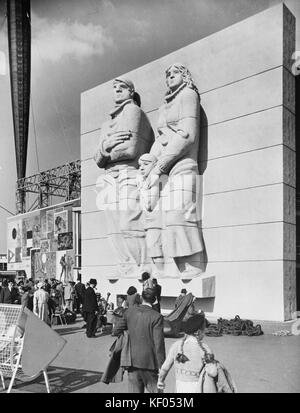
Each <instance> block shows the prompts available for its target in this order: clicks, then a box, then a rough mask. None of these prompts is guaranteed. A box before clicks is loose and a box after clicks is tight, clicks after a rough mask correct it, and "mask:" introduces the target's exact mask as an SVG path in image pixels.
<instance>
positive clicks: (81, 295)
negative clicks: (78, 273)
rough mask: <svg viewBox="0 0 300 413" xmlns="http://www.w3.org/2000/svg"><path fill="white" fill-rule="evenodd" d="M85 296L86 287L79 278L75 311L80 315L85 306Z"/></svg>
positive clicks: (76, 288)
mask: <svg viewBox="0 0 300 413" xmlns="http://www.w3.org/2000/svg"><path fill="white" fill-rule="evenodd" d="M84 294H85V285H84V284H83V283H82V282H81V279H80V278H78V279H77V281H76V284H75V310H76V313H77V314H78V313H80V310H81V307H82V305H83V299H84Z"/></svg>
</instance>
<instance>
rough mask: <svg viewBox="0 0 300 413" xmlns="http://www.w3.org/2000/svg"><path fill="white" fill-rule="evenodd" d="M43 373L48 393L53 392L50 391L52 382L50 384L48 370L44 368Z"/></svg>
mask: <svg viewBox="0 0 300 413" xmlns="http://www.w3.org/2000/svg"><path fill="white" fill-rule="evenodd" d="M43 374H44V379H45V383H46V388H47V393H51V392H50V384H49V379H48V374H47V370H43Z"/></svg>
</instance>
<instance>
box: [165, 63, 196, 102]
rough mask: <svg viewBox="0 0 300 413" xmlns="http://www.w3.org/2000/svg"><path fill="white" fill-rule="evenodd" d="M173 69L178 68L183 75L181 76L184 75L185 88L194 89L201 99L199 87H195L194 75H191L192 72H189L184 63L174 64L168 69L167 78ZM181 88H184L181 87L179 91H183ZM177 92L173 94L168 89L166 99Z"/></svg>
mask: <svg viewBox="0 0 300 413" xmlns="http://www.w3.org/2000/svg"><path fill="white" fill-rule="evenodd" d="M171 67H176V69H178V70H179V71H180V73H181V75H182V78H183V84H184V86H187V87H189V88H190V89H193V90H194V91H195V92H196V93H197V95H198V97H199V99H200V93H199V91H198V88H197V86H196V85H195V82H194V79H193V78H192V75H191V72H190V71H189V69H188V68H187V67H186V66H184V65H183V64H182V63H173V64H172V65H170V66H169V67H168V68H167V69H166V71H165V73H166V76H167V74H168V71H169V70H170V69H171ZM181 88H182V86H179V87H178V89H177V90H179V89H180V90H181ZM177 90H175V91H173V92H172V91H171V89H170V88H168V90H167V93H166V97H167V96H168V95H171V94H173V93H176V92H177Z"/></svg>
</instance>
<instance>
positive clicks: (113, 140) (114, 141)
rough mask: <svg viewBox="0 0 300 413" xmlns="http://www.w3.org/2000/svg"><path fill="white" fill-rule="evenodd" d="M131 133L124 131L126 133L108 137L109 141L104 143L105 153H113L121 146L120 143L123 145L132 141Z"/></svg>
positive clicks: (117, 133) (106, 140)
mask: <svg viewBox="0 0 300 413" xmlns="http://www.w3.org/2000/svg"><path fill="white" fill-rule="evenodd" d="M131 136H132V135H131V132H130V131H124V132H116V133H114V134H112V135H110V136H108V138H107V139H105V141H104V142H103V149H104V150H105V151H108V152H109V151H111V150H112V149H113V148H114V147H115V146H117V145H119V144H120V143H123V142H124V141H126V140H128V139H130V137H131Z"/></svg>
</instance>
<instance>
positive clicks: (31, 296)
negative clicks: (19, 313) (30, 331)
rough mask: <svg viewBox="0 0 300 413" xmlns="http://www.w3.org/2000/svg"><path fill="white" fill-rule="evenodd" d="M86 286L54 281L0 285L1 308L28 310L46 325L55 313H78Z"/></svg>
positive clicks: (79, 282) (25, 281)
mask: <svg viewBox="0 0 300 413" xmlns="http://www.w3.org/2000/svg"><path fill="white" fill-rule="evenodd" d="M85 289H86V286H85V285H84V284H83V283H82V282H81V281H80V279H78V280H77V282H76V283H75V282H74V281H69V282H68V283H67V284H63V283H62V282H61V281H58V280H56V279H54V278H53V279H50V280H48V279H45V280H43V281H41V280H33V279H32V278H29V279H24V280H21V281H19V282H18V283H16V282H15V281H13V280H2V281H0V304H19V305H22V306H23V307H26V308H28V309H29V310H30V311H32V312H33V313H34V314H36V315H37V316H38V317H39V318H40V319H42V320H43V321H45V322H46V323H47V324H49V325H50V324H51V316H52V315H53V314H55V313H56V312H66V311H67V312H68V311H69V312H73V313H79V312H80V311H81V310H82V305H83V297H84V292H85Z"/></svg>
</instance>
